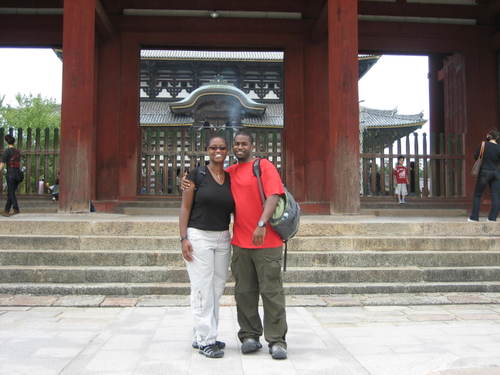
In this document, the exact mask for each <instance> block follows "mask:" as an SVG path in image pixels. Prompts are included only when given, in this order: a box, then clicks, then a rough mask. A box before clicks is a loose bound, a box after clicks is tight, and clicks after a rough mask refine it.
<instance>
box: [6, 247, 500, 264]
mask: <svg viewBox="0 0 500 375" xmlns="http://www.w3.org/2000/svg"><path fill="white" fill-rule="evenodd" d="M0 265H3V266H11V265H19V266H171V267H182V266H184V260H183V259H182V256H181V253H180V250H0ZM287 265H288V267H400V266H418V267H466V266H483V265H500V251H476V250H473V251H362V252H354V251H309V252H301V251H289V252H288V257H287Z"/></svg>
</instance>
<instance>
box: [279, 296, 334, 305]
mask: <svg viewBox="0 0 500 375" xmlns="http://www.w3.org/2000/svg"><path fill="white" fill-rule="evenodd" d="M286 305H287V306H326V305H327V302H326V301H325V300H324V299H323V298H322V297H320V296H286Z"/></svg>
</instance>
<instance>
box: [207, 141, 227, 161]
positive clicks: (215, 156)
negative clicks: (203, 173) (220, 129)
mask: <svg viewBox="0 0 500 375" xmlns="http://www.w3.org/2000/svg"><path fill="white" fill-rule="evenodd" d="M207 151H208V157H209V159H210V161H212V162H215V163H222V162H224V160H225V159H226V156H227V151H228V150H227V144H226V140H225V139H224V138H219V137H216V138H212V139H211V140H210V143H209V144H208V147H207Z"/></svg>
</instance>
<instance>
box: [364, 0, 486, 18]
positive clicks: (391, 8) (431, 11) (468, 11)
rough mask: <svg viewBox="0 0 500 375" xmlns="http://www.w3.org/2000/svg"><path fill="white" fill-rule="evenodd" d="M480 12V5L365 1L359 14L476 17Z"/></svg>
mask: <svg viewBox="0 0 500 375" xmlns="http://www.w3.org/2000/svg"><path fill="white" fill-rule="evenodd" d="M479 13H480V8H479V7H477V6H469V5H456V4H455V5H444V4H418V3H417V4H408V3H379V2H376V3H374V2H365V1H360V3H359V14H366V15H383V16H400V17H433V18H467V19H475V18H477V17H478V16H479Z"/></svg>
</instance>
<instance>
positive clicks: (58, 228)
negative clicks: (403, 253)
mask: <svg viewBox="0 0 500 375" xmlns="http://www.w3.org/2000/svg"><path fill="white" fill-rule="evenodd" d="M352 220H354V219H352ZM378 220H383V221H377V220H376V219H374V218H373V219H370V218H364V219H363V218H360V219H358V220H356V221H353V222H342V221H340V220H337V221H335V219H332V217H330V216H325V217H324V218H321V217H318V216H315V217H304V218H302V221H301V225H300V230H299V233H298V236H299V237H310V236H313V237H317V236H380V237H394V236H396V237H405V236H443V237H446V236H456V235H461V236H479V237H480V236H493V237H499V236H500V225H498V224H497V223H491V222H478V223H469V222H466V221H465V218H463V219H462V218H460V219H450V220H446V219H441V220H436V221H432V220H430V221H429V219H422V220H418V221H412V222H408V221H407V220H404V221H403V220H402V219H401V221H398V219H397V218H389V219H378ZM0 223H1V225H0V235H8V234H24V235H50V234H53V235H74V236H76V235H90V236H92V235H93V236H99V235H107V236H178V233H179V228H178V220H177V217H175V216H172V217H168V218H155V219H152V218H149V217H141V216H138V217H131V216H125V215H113V214H107V215H105V214H95V215H93V214H90V215H63V214H58V215H44V216H36V215H27V214H26V215H25V214H21V215H16V216H13V217H9V218H3V217H0Z"/></svg>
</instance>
